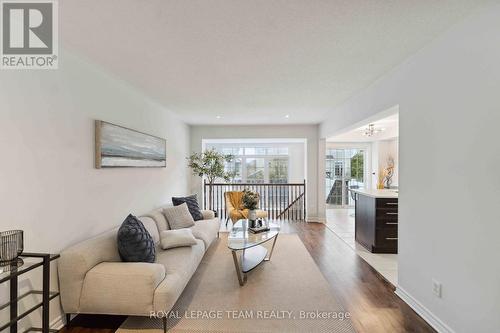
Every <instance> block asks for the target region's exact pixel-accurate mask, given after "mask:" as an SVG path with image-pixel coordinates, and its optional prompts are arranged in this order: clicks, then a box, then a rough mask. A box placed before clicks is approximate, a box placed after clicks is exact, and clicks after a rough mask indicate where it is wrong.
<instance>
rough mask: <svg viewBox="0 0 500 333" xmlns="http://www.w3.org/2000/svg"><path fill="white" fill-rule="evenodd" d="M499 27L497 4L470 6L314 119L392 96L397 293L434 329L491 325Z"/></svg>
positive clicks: (497, 290) (336, 116) (499, 182)
mask: <svg viewBox="0 0 500 333" xmlns="http://www.w3.org/2000/svg"><path fill="white" fill-rule="evenodd" d="M499 31H500V5H498V4H495V5H491V6H489V7H488V8H486V9H483V10H482V11H479V12H476V13H474V14H473V15H472V16H470V17H469V18H467V19H466V20H464V21H463V22H462V23H460V24H458V25H457V26H455V27H453V28H452V29H451V30H450V31H448V32H447V33H445V34H444V35H442V36H441V37H440V38H438V39H437V40H435V41H434V42H433V43H432V44H431V45H429V46H428V47H426V48H424V49H423V50H421V51H420V52H419V53H418V54H416V55H415V56H413V57H412V58H411V59H409V60H408V61H407V62H406V63H404V64H403V65H401V66H400V67H398V68H397V69H396V70H394V71H393V72H391V73H389V74H388V75H386V76H384V77H383V78H381V79H380V80H379V81H377V82H376V83H375V84H373V85H372V86H370V87H369V88H367V89H365V90H364V91H362V92H360V93H359V94H358V95H356V96H354V97H353V98H352V99H350V100H349V101H347V102H346V103H345V104H344V105H342V106H341V107H338V108H336V109H334V110H332V111H331V113H330V117H329V119H328V120H327V121H325V123H324V124H322V126H321V135H322V137H324V136H328V135H331V134H333V133H334V132H335V131H337V130H338V129H341V128H344V127H347V126H348V125H349V124H352V123H355V122H357V121H360V120H362V119H365V118H367V117H369V116H370V115H373V114H375V113H377V112H378V111H381V110H385V109H388V108H389V107H391V106H394V105H396V104H399V117H400V118H399V119H400V136H399V148H400V149H399V153H400V155H399V163H400V167H399V172H400V174H399V180H400V184H399V185H400V186H399V188H400V191H399V198H400V205H399V208H400V212H399V214H400V215H399V216H400V223H399V256H398V261H399V287H398V293H399V294H400V295H401V296H402V297H404V298H405V299H406V300H407V301H408V302H411V303H412V304H413V306H414V307H415V308H416V309H418V311H419V312H420V313H421V314H422V315H423V316H425V317H426V318H427V320H429V321H431V322H433V324H434V325H435V326H436V327H438V329H440V330H441V331H455V332H498V331H500V316H498V314H499V313H500V301H499V299H500V265H499V264H498V254H499V253H500V242H499V241H498V235H499V234H500V223H499V213H498V207H499V206H500V176H499V171H498V170H499V165H500V148H499V145H498V142H499V138H498V124H499V123H500V104H499V91H500V33H499ZM433 278H435V279H436V280H438V281H439V282H441V283H442V288H443V289H442V293H443V295H442V298H437V297H435V296H434V295H433V293H432V279H433Z"/></svg>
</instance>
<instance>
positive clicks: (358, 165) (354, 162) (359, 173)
mask: <svg viewBox="0 0 500 333" xmlns="http://www.w3.org/2000/svg"><path fill="white" fill-rule="evenodd" d="M363 164H364V155H363V153H361V152H359V153H357V154H356V155H354V156H353V157H352V158H351V178H352V179H356V180H357V181H358V182H362V181H363V178H364V171H365V168H364V165H363Z"/></svg>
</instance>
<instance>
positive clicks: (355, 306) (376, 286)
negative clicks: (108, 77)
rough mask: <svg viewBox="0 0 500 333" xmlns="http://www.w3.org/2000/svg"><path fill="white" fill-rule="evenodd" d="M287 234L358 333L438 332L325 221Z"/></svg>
mask: <svg viewBox="0 0 500 333" xmlns="http://www.w3.org/2000/svg"><path fill="white" fill-rule="evenodd" d="M281 225H282V232H284V233H297V235H298V236H299V237H300V239H301V240H302V242H303V243H304V245H305V246H306V248H307V250H308V251H309V253H310V254H311V256H312V257H313V259H314V261H315V262H316V264H317V265H318V267H319V268H320V270H321V272H322V273H323V275H324V276H325V278H326V280H327V281H328V282H329V284H330V286H331V288H332V290H333V292H334V294H335V295H336V296H337V298H338V300H339V301H340V302H341V303H342V305H343V306H344V308H345V309H346V310H347V311H349V312H350V313H351V316H352V317H351V318H352V321H353V324H354V327H355V329H356V331H357V332H360V333H378V332H380V333H392V332H394V333H397V332H435V330H434V329H432V327H430V326H429V325H428V324H427V323H426V322H425V321H424V320H423V319H422V318H420V317H419V316H418V315H417V314H416V313H415V312H414V311H413V310H412V309H411V308H410V307H409V306H408V305H406V303H404V302H403V301H402V300H401V299H399V297H398V296H396V295H395V294H394V287H393V286H392V285H391V284H390V283H388V282H387V281H385V280H384V279H383V278H382V277H381V276H380V275H379V274H378V273H377V272H376V271H375V270H374V269H373V268H372V267H371V266H370V265H368V264H367V263H366V262H365V261H364V260H363V259H361V258H360V257H359V256H358V255H357V254H356V253H355V252H354V251H353V250H352V249H351V248H350V247H349V246H348V245H347V244H345V243H344V242H343V241H342V240H341V239H339V238H338V237H337V236H336V235H335V234H334V233H333V232H332V231H330V230H329V229H328V228H326V227H325V226H324V225H323V224H320V223H304V222H282V223H281ZM124 319H125V317H121V316H90V315H85V316H82V315H80V316H77V317H76V318H74V319H73V320H72V322H71V326H70V327H69V328H64V329H62V330H61V332H62V333H111V332H114V331H115V330H116V329H117V328H118V327H119V326H120V324H121V322H122V321H123V320H124Z"/></svg>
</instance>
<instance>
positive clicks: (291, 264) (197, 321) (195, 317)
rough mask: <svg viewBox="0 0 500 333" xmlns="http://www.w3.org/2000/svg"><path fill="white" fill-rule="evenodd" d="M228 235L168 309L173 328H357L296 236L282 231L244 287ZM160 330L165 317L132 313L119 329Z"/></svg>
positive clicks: (123, 331) (122, 332) (234, 331)
mask: <svg viewBox="0 0 500 333" xmlns="http://www.w3.org/2000/svg"><path fill="white" fill-rule="evenodd" d="M225 235H226V236H225ZM226 237H227V234H221V238H220V239H218V240H216V242H215V244H213V245H212V246H211V248H210V249H209V251H208V252H207V253H206V254H205V257H204V258H203V261H202V263H201V264H200V266H199V267H198V270H197V271H196V273H195V274H194V275H193V277H192V279H191V281H190V282H189V284H188V285H187V287H186V289H185V290H184V292H183V294H182V295H181V296H180V298H179V300H178V301H177V303H176V305H175V306H174V309H173V310H172V311H171V312H170V313H169V314H168V320H167V325H168V330H169V332H232V333H237V332H240V333H243V332H346V333H347V332H355V331H354V329H353V327H352V322H351V320H350V319H349V317H350V314H349V313H348V312H345V310H344V309H343V308H342V306H341V305H340V304H339V303H338V302H337V300H336V299H335V297H334V295H333V294H332V291H331V290H330V287H329V285H328V283H327V281H326V280H325V278H324V277H323V275H322V274H321V272H320V270H319V269H318V267H317V266H316V264H315V263H314V260H313V259H312V258H311V256H310V255H309V253H308V252H307V249H306V248H305V247H304V245H303V244H302V242H301V241H300V239H299V238H298V236H297V235H295V234H280V235H279V237H278V240H277V243H276V247H275V249H274V253H273V256H272V258H271V261H268V262H264V263H262V264H261V265H260V266H258V267H257V268H255V269H254V270H252V271H251V272H249V273H248V281H247V283H246V284H245V285H244V286H243V287H240V285H239V284H238V279H237V276H236V271H235V268H234V264H233V259H232V256H231V252H230V251H229V249H228V248H227V239H226ZM162 331H163V330H162V321H161V319H151V318H145V317H129V318H127V320H126V321H125V322H124V323H123V324H122V325H121V327H120V328H119V330H118V331H117V332H119V333H135V332H144V333H146V332H148V333H149V332H151V333H157V332H158V333H159V332H162Z"/></svg>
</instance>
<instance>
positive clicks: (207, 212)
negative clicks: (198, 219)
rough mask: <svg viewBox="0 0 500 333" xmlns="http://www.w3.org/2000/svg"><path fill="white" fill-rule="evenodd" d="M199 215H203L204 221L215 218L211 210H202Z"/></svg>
mask: <svg viewBox="0 0 500 333" xmlns="http://www.w3.org/2000/svg"><path fill="white" fill-rule="evenodd" d="M201 214H203V219H204V220H211V219H214V218H215V213H214V212H213V211H212V210H202V211H201Z"/></svg>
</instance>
